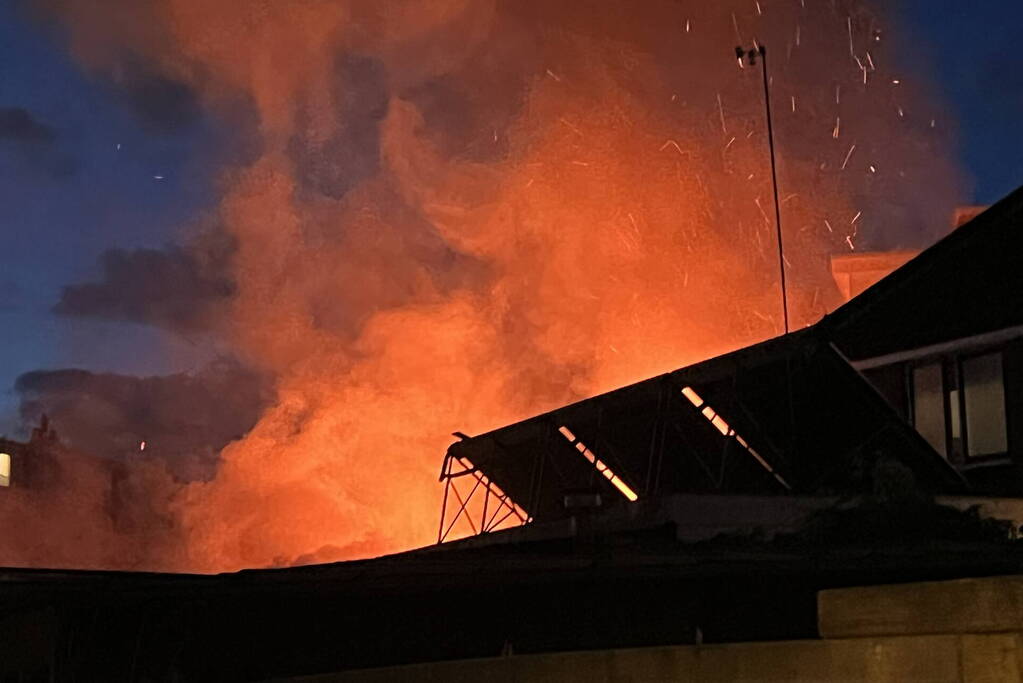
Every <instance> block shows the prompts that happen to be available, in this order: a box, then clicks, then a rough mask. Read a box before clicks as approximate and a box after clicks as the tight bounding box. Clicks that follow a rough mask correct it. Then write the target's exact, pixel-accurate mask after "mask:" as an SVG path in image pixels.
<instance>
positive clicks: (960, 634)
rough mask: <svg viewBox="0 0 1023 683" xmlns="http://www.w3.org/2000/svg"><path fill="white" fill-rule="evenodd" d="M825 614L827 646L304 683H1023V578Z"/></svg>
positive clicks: (390, 672) (844, 599) (618, 657)
mask: <svg viewBox="0 0 1023 683" xmlns="http://www.w3.org/2000/svg"><path fill="white" fill-rule="evenodd" d="M818 614H819V620H820V632H821V635H822V636H823V639H821V640H806V641H790V642H778V643H741V644H733V645H710V646H679V647H661V648H641V649H628V650H605V651H598V652H575V653H563V654H554V655H530V656H508V657H502V658H497V659H480V660H469V661H458V662H444V663H438V664H430V665H419V666H407V667H396V668H388V669H377V670H370V671H355V672H347V673H343V674H335V675H329V676H317V677H312V678H308V679H302V680H307V681H316V682H321V683H326V682H328V681H333V682H338V683H340V682H345V683H377V682H382V681H397V682H399V683H400V682H402V681H421V682H432V681H437V682H439V681H451V682H455V683H457V682H459V681H487V683H524V682H527V681H569V682H572V681H580V682H582V681H586V682H592V683H618V682H623V683H624V682H626V681H628V682H636V681H692V682H693V683H697V682H699V683H718V682H720V683H725V682H726V681H727V682H736V681H742V682H754V681H805V682H807V683H810V682H813V683H828V682H832V681H833V682H836V683H837V682H839V681H841V682H847V681H883V682H885V683H888V682H890V683H915V682H920V683H923V682H928V683H931V682H934V683H938V682H942V683H944V682H948V683H1023V676H1021V673H1020V672H1021V670H1023V664H1021V662H1023V635H1021V634H1023V577H1000V578H991V579H966V580H961V581H949V582H935V583H917V584H905V585H901V586H880V587H872V588H852V589H841V590H830V591H823V592H821V593H820V595H819V599H818ZM637 618H641V617H640V616H639V615H637Z"/></svg>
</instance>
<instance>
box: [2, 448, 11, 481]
mask: <svg viewBox="0 0 1023 683" xmlns="http://www.w3.org/2000/svg"><path fill="white" fill-rule="evenodd" d="M10 485H11V454H10V453H0V486H10Z"/></svg>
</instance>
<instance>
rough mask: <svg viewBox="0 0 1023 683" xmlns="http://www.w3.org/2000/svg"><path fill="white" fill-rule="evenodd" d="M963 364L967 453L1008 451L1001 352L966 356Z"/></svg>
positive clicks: (980, 453)
mask: <svg viewBox="0 0 1023 683" xmlns="http://www.w3.org/2000/svg"><path fill="white" fill-rule="evenodd" d="M962 368H963V382H962V387H963V399H964V407H965V412H966V441H967V453H968V454H969V455H970V456H971V457H979V456H984V455H997V454H999V453H1004V452H1006V451H1007V450H1008V442H1007V439H1006V430H1005V388H1004V386H1003V382H1002V354H1000V353H991V354H988V355H986V356H976V357H974V358H967V359H965V360H963V364H962Z"/></svg>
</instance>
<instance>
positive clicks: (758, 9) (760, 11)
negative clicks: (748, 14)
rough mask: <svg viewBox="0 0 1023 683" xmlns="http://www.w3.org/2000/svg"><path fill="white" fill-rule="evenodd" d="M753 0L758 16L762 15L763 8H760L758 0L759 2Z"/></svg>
mask: <svg viewBox="0 0 1023 683" xmlns="http://www.w3.org/2000/svg"><path fill="white" fill-rule="evenodd" d="M753 2H754V4H756V6H757V15H758V16H764V10H762V9H760V2H759V0H753Z"/></svg>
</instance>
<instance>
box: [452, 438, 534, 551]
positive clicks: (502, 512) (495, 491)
mask: <svg viewBox="0 0 1023 683" xmlns="http://www.w3.org/2000/svg"><path fill="white" fill-rule="evenodd" d="M466 478H468V479H469V480H472V486H471V487H470V486H469V485H468V483H465V484H462V485H461V490H459V481H467V479H466ZM440 481H442V482H444V500H443V503H442V504H441V511H440V528H439V529H438V530H437V542H438V543H443V542H444V541H446V540H447V539H448V537H449V536H451V534H452V532H453V531H455V527H456V525H457V524H458V523H459V521H464V522H465V523H466V524H467V525H468V527H469V529H471V530H472V535H474V536H475V535H479V534H485V533H490V532H491V531H497V530H499V529H506V528H510V527H513V526H519V525H521V524H526V523H527V522H529V521H531V520H530V517H529V515H527V514H526V512H525V511H524V510H523V509H522V508H520V507H519V506H518V504H517V503H516V502H515V501H513V500H512V499H511V497H510V496H509V495H508V494H507V493H505V492H504V491H502V490H501V489H500V487H499V486H497V484H495V483H494V482H492V481H490V479H489V478H488V477H487V476H486V475H484V474H483V473H482V472H480V470H479V469H478V468H476V467H475V466H474V465H473V464H472V463H471V462H469V459H468V458H465V457H462V456H456V455H452V454H450V453H448V454H446V455H445V456H444V464H443V465H442V466H441V472H440ZM481 487H482V491H481V490H480V489H481ZM466 488H468V489H469V492H468V493H467V494H466V493H465V489H466ZM478 495H482V497H483V501H482V508H480V504H479V503H474V501H478V500H479V499H478V498H476V496H478ZM452 497H453V498H454V500H451V498H452ZM449 502H450V507H454V506H455V504H456V502H457V505H458V507H457V509H456V510H455V512H454V514H453V515H451V517H450V518H449V517H448V508H449ZM477 509H479V512H478V515H479V516H478V517H477ZM466 535H468V534H466Z"/></svg>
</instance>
